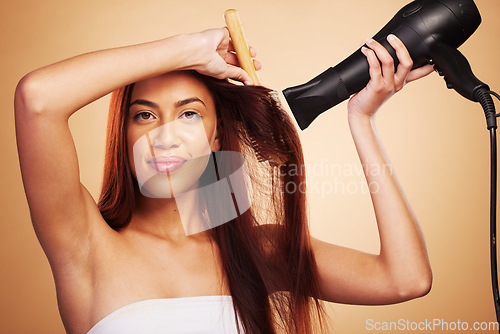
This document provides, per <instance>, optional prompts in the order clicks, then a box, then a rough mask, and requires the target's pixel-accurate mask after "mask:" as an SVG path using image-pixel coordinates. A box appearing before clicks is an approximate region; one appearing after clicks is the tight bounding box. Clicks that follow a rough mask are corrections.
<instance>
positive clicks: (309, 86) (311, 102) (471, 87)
mask: <svg viewBox="0 0 500 334" xmlns="http://www.w3.org/2000/svg"><path fill="white" fill-rule="evenodd" d="M480 23H481V16H480V14H479V11H478V9H477V7H476V5H475V4H474V1H473V0H416V1H413V2H411V3H409V4H408V5H406V6H405V7H403V8H402V9H401V10H400V11H399V12H398V13H397V14H396V15H395V16H394V17H393V18H392V20H391V21H389V23H387V25H386V26H385V27H383V28H382V30H380V31H379V32H378V33H377V34H376V35H375V36H374V37H373V39H375V40H376V41H378V42H379V43H381V44H382V45H383V46H384V47H385V48H386V49H387V50H388V51H389V53H390V54H391V55H392V57H393V58H394V61H395V66H397V65H398V59H397V57H396V52H395V50H394V49H393V48H392V47H391V46H390V44H389V43H388V42H387V40H386V38H387V36H388V35H389V34H394V35H396V36H397V37H399V39H401V41H402V42H403V43H404V44H405V46H406V47H407V49H408V51H409V53H410V56H411V58H412V60H413V68H418V67H421V66H423V65H425V64H435V69H436V70H437V71H438V72H439V74H440V75H444V79H445V81H446V84H447V86H448V88H454V89H455V90H456V91H457V92H458V93H460V94H461V95H463V96H464V97H466V98H467V99H469V100H472V101H479V99H480V97H478V95H480V94H479V93H478V91H479V90H481V91H484V90H489V87H488V86H487V85H486V84H484V83H483V82H481V81H479V80H478V79H477V78H476V77H475V76H474V74H473V73H472V70H471V68H470V65H469V63H468V61H467V59H466V58H465V57H464V56H463V55H462V54H461V53H460V51H458V50H457V48H458V47H459V46H460V45H462V44H463V43H464V42H465V41H466V40H467V38H469V36H471V35H472V33H474V31H475V30H476V29H477V27H478V26H479V24H480ZM369 80H370V74H369V65H368V61H367V60H366V57H365V56H364V55H363V54H362V53H361V49H358V50H357V51H356V52H354V53H353V54H352V55H350V56H349V57H348V58H347V59H345V60H344V61H342V62H341V63H340V64H338V65H337V66H335V67H330V68H329V69H328V70H326V71H325V72H323V73H321V74H320V75H318V76H317V77H315V78H314V79H312V80H311V81H309V82H307V83H305V84H303V85H300V86H295V87H290V88H286V89H285V90H284V91H283V94H284V96H285V99H286V100H287V102H288V104H289V106H290V109H291V110H292V112H293V114H294V117H295V119H296V120H297V123H298V124H299V127H300V128H301V129H302V130H304V129H305V128H307V127H308V126H309V124H311V122H312V121H313V120H314V119H315V118H316V117H318V115H319V114H321V113H323V112H324V111H326V110H328V109H330V108H331V107H333V106H335V105H337V104H339V103H340V102H342V101H344V100H346V99H348V98H349V96H350V95H352V94H354V93H356V92H359V91H360V90H361V89H363V88H364V87H365V86H366V84H367V83H368V81H369ZM490 121H491V122H494V116H493V119H490ZM490 121H488V122H490ZM490 125H491V126H492V124H488V126H490Z"/></svg>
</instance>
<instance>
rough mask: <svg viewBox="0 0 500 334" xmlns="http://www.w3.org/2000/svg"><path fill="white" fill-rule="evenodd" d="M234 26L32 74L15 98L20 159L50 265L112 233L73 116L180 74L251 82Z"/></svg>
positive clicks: (97, 54)
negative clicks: (82, 157) (90, 183)
mask: <svg viewBox="0 0 500 334" xmlns="http://www.w3.org/2000/svg"><path fill="white" fill-rule="evenodd" d="M230 48H231V43H230V40H229V33H228V31H227V29H225V28H222V29H212V30H207V31H204V32H201V33H196V34H190V35H178V36H174V37H170V38H166V39H162V40H158V41H154V42H149V43H144V44H139V45H133V46H127V47H122V48H115V49H108V50H102V51H97V52H92V53H87V54H83V55H80V56H76V57H73V58H70V59H67V60H64V61H61V62H58V63H55V64H52V65H49V66H46V67H43V68H41V69H38V70H36V71H33V72H31V73H29V74H28V75H26V76H25V77H24V78H23V79H22V80H21V81H20V82H19V84H18V87H17V89H16V94H15V118H16V133H17V143H18V151H19V159H20V164H21V171H22V176H23V182H24V187H25V191H26V196H27V199H28V204H29V207H30V213H31V218H32V221H33V225H34V227H35V231H36V233H37V236H38V238H39V240H40V243H41V245H42V247H43V249H44V251H45V252H46V253H47V256H48V257H49V260H50V261H51V263H52V262H54V261H71V262H74V261H73V260H75V259H74V256H85V255H84V254H85V251H84V250H85V249H86V248H85V247H86V246H88V245H90V240H91V239H92V238H93V235H94V234H93V232H94V231H95V229H107V225H106V224H103V223H102V222H103V220H102V218H101V216H100V213H99V211H98V210H97V207H96V204H95V202H94V200H93V199H92V197H91V196H90V194H89V193H88V192H87V190H86V189H85V188H84V187H83V186H82V185H81V184H80V179H79V168H78V160H77V156H76V150H75V146H74V143H73V139H72V137H71V133H70V131H69V127H68V119H69V117H70V116H71V115H72V114H73V113H74V112H75V111H77V110H78V109H80V108H81V107H83V106H85V105H87V104H89V103H91V102H93V101H95V100H97V99H98V98H100V97H102V96H104V95H106V94H108V93H110V92H112V91H114V90H115V89H117V88H120V87H123V86H125V85H127V84H130V83H133V82H136V81H139V80H143V79H146V78H150V77H154V76H157V75H160V74H163V73H166V72H170V71H175V70H185V69H193V70H196V71H198V72H200V73H203V74H206V75H211V76H215V77H218V78H233V79H236V80H239V81H242V82H248V81H250V80H251V79H250V77H249V76H248V74H247V73H246V72H245V71H243V70H242V69H241V68H240V67H238V63H237V60H236V57H235V55H234V54H233V53H231V52H230V51H231V49H230Z"/></svg>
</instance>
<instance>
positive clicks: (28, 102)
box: [14, 72, 45, 115]
mask: <svg viewBox="0 0 500 334" xmlns="http://www.w3.org/2000/svg"><path fill="white" fill-rule="evenodd" d="M38 81H39V80H37V79H36V76H35V75H33V72H32V73H29V74H27V75H25V76H24V77H23V78H22V79H21V80H20V81H19V83H18V84H17V87H16V91H15V95H14V111H15V113H16V115H19V114H23V115H39V114H41V113H42V112H43V110H44V109H45V106H44V102H43V99H42V96H43V94H42V93H41V83H39V82H38Z"/></svg>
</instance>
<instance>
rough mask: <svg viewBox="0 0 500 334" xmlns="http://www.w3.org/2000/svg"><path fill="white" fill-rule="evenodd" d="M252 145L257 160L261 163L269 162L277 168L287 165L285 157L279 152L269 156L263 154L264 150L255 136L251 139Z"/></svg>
mask: <svg viewBox="0 0 500 334" xmlns="http://www.w3.org/2000/svg"><path fill="white" fill-rule="evenodd" d="M250 144H251V145H252V148H253V150H254V151H255V154H256V156H257V160H258V161H259V162H269V163H270V164H271V165H273V166H277V165H281V164H283V163H285V162H286V161H287V160H288V159H286V157H285V156H284V155H282V154H279V153H278V152H275V153H274V154H269V155H264V154H262V148H261V146H260V145H259V143H258V142H257V141H256V140H255V138H254V137H253V136H252V137H250Z"/></svg>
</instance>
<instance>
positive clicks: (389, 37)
mask: <svg viewBox="0 0 500 334" xmlns="http://www.w3.org/2000/svg"><path fill="white" fill-rule="evenodd" d="M387 39H388V40H390V41H394V40H395V39H396V36H394V35H393V34H390V35H389V36H387Z"/></svg>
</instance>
